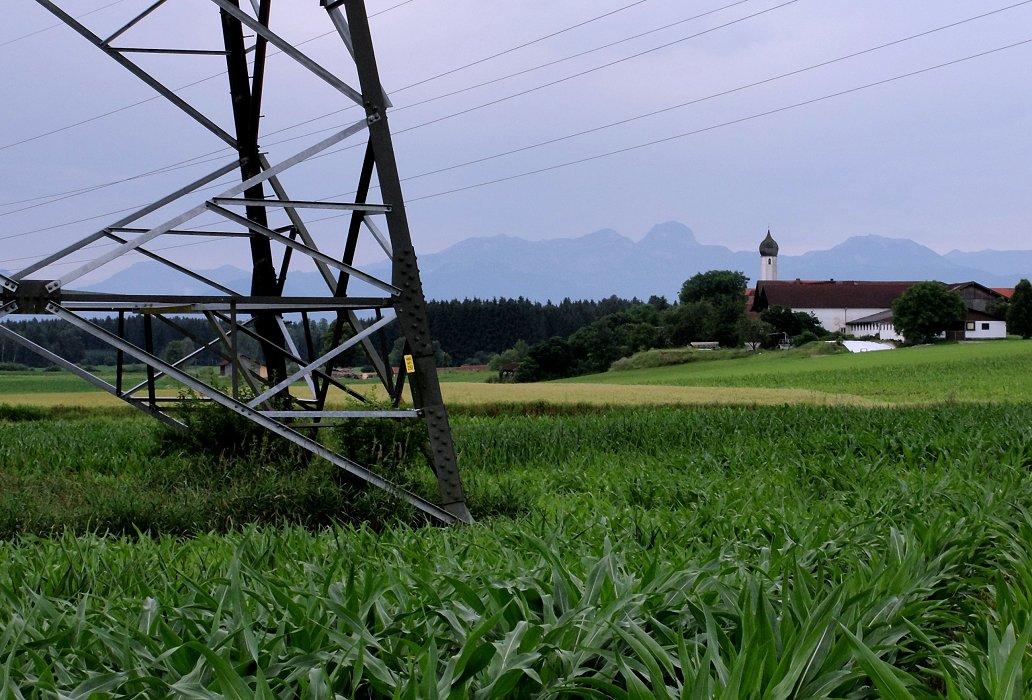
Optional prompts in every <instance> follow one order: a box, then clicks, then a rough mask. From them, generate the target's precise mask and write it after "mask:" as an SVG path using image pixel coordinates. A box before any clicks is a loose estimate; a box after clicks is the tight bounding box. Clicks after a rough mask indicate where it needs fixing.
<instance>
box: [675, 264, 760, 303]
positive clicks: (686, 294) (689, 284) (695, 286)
mask: <svg viewBox="0 0 1032 700" xmlns="http://www.w3.org/2000/svg"><path fill="white" fill-rule="evenodd" d="M748 281H749V278H748V277H746V276H745V274H744V273H742V272H732V271H731V270H710V271H709V272H700V273H699V274H697V275H694V276H692V277H690V278H689V279H687V280H685V282H684V284H682V285H681V293H680V294H679V295H678V299H679V300H680V302H681V303H682V304H690V303H692V302H695V301H708V302H711V303H718V302H719V301H720V300H722V299H735V300H739V299H740V300H741V303H742V305H743V306H744V304H745V299H744V298H743V297H744V295H745V288H746V284H747V283H748Z"/></svg>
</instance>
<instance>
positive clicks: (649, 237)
mask: <svg viewBox="0 0 1032 700" xmlns="http://www.w3.org/2000/svg"><path fill="white" fill-rule="evenodd" d="M641 242H642V243H648V244H657V243H679V244H681V245H685V244H694V243H698V241H697V240H696V239H695V233H694V232H693V231H692V230H691V229H690V228H688V227H687V226H685V225H684V224H682V223H681V222H680V221H664V222H663V223H661V224H656V225H655V226H653V227H652V228H651V229H649V232H648V233H646V234H645V236H644V238H642V239H641Z"/></svg>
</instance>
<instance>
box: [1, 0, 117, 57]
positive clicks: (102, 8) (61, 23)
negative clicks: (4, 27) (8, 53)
mask: <svg viewBox="0 0 1032 700" xmlns="http://www.w3.org/2000/svg"><path fill="white" fill-rule="evenodd" d="M123 2H125V0H115V1H114V2H109V3H108V4H107V5H101V6H100V7H98V8H97V9H95V10H90V11H89V12H84V13H83V14H81V15H76V17H75V19H82V18H83V17H89V16H90V15H92V14H94V13H97V12H100V11H101V10H106V9H107V8H109V7H112V6H113V5H118V4H119V3H123ZM63 26H65V24H64V22H58V23H57V24H51V25H50V26H48V27H43V28H42V29H37V30H36V31H34V32H29V33H28V34H22V35H21V36H17V37H15V38H13V39H8V40H7V41H4V42H0V48H3V47H5V46H9V45H10V44H13V43H14V42H16V41H21V40H22V39H28V38H29V37H30V36H36V35H37V34H42V33H43V32H49V31H50V30H51V29H57V28H58V27H63Z"/></svg>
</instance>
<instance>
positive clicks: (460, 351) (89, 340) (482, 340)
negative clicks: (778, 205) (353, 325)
mask: <svg viewBox="0 0 1032 700" xmlns="http://www.w3.org/2000/svg"><path fill="white" fill-rule="evenodd" d="M636 303H640V302H637V301H636V300H630V301H629V300H626V299H619V298H617V297H615V296H613V297H610V298H608V299H603V300H601V301H592V300H589V301H572V300H570V299H564V300H563V301H561V302H560V303H558V304H553V303H551V302H548V303H546V304H542V303H540V302H535V301H531V300H529V299H524V298H522V297H521V298H518V299H465V300H462V301H458V300H452V301H430V302H427V317H428V320H429V323H430V330H431V335H432V336H433V338H434V339H435V340H437V341H438V342H439V343H440V345H441V349H442V350H444V351H445V352H446V353H447V354H448V355H450V356H451V357H452V360H453V362H454V364H462V363H466V362H472V363H483V362H487V359H488V357H489V356H490V355H491V354H493V353H500V352H502V351H504V350H507V349H509V348H511V347H512V346H513V345H515V344H516V342H517V341H519V340H523V341H525V342H526V343H529V344H534V343H537V342H540V341H543V340H547V339H549V338H553V337H563V338H565V337H567V336H569V335H571V334H572V333H574V332H576V331H577V330H578V329H580V328H582V327H584V326H586V325H588V324H590V323H592V322H593V321H596V320H598V319H599V318H601V317H603V316H606V315H609V314H613V313H616V312H618V311H623V310H626V309H628V308H629V307H631V306H633V305H634V304H636ZM173 321H174V323H175V324H177V325H178V326H180V327H181V328H183V329H186V330H188V331H189V332H191V333H192V334H194V335H195V336H197V337H199V338H206V339H207V338H210V337H211V335H212V334H211V329H210V327H209V326H208V323H207V321H206V320H204V319H201V318H196V317H189V318H187V317H181V318H175V319H173ZM94 322H95V323H97V324H98V325H100V326H101V327H103V328H104V329H106V330H108V331H111V332H117V331H118V320H117V319H116V318H105V319H96V320H95V321H94ZM4 324H5V325H7V326H8V327H9V328H11V329H12V330H14V331H15V332H17V333H19V334H20V335H23V336H25V337H27V338H28V339H29V340H31V341H33V342H35V343H38V344H39V345H42V346H43V347H45V348H48V349H49V350H51V351H53V352H55V353H57V354H59V355H61V356H62V357H65V358H67V359H70V360H72V361H73V362H78V363H86V364H93V365H103V364H114V362H115V351H114V350H112V349H111V348H110V347H109V346H107V345H105V344H104V343H103V342H101V341H100V340H97V339H96V338H94V337H93V336H91V335H89V334H87V333H85V332H83V331H80V330H79V329H77V328H75V327H74V326H71V325H69V324H67V323H64V322H62V321H60V320H58V319H35V318H34V319H24V320H18V319H10V318H8V319H6V320H5V321H4ZM332 325H333V324H332V322H331V321H329V320H327V319H325V318H320V319H310V320H309V333H310V334H311V342H312V345H313V347H314V348H315V349H316V351H318V349H319V348H321V347H322V346H323V344H324V343H325V341H326V337H327V335H328V334H330V333H331V332H332ZM288 329H289V331H290V334H291V336H292V338H293V339H294V341H295V343H296V345H297V347H298V349H299V351H300V354H301V356H302V358H303V359H305V360H308V359H310V358H309V353H308V350H307V339H306V338H305V332H304V328H303V327H302V325H301V324H300V323H299V322H298V323H293V324H290V325H288ZM388 329H389V331H388V335H389V337H388V342H389V343H393V342H394V340H395V339H396V338H397V333H398V331H397V329H396V328H395V327H394V325H393V324H391V325H390V326H388ZM153 335H154V352H155V354H156V355H159V356H161V357H164V358H171V359H178V358H179V357H182V355H183V354H184V353H186V352H189V351H190V350H191V349H192V348H193V343H190V342H189V341H185V340H184V336H183V335H182V334H181V333H180V332H178V331H177V330H176V329H174V328H172V327H170V326H169V325H167V324H165V323H162V322H161V321H158V320H154V322H153ZM124 336H125V338H126V339H127V340H129V341H130V342H131V343H134V344H136V345H139V346H140V347H143V345H144V320H143V317H142V316H139V315H127V316H126V320H125V329H124ZM241 349H242V351H243V352H245V354H251V355H252V356H253V355H255V354H256V352H257V347H256V344H254V343H253V341H250V340H247V339H244V340H242V341H241ZM342 359H343V363H344V364H365V360H363V358H362V356H360V355H359V353H358V352H356V353H354V354H353V356H349V357H345V358H342ZM217 361H218V358H217V357H216V356H215V355H214V354H212V353H203V354H201V355H199V356H198V357H197V358H196V362H195V364H214V363H216V362H217ZM0 363H17V364H23V365H27V366H30V367H45V366H47V365H49V364H50V362H49V361H48V360H46V359H45V358H43V357H41V356H39V355H37V354H35V353H33V352H31V351H29V350H27V349H25V348H23V347H22V346H21V345H19V344H17V343H15V342H14V341H12V340H9V339H6V338H0Z"/></svg>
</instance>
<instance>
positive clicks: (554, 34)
mask: <svg viewBox="0 0 1032 700" xmlns="http://www.w3.org/2000/svg"><path fill="white" fill-rule="evenodd" d="M645 2H648V0H637V2H632V3H631V4H629V5H624V6H623V7H618V8H616V9H615V10H611V11H609V12H605V13H603V14H601V15H596V16H595V17H592V18H591V19H586V20H584V21H583V22H578V23H577V24H574V25H571V26H569V27H565V28H563V29H560V30H558V31H555V32H552V33H551V34H545V35H544V36H539V37H538V38H537V39H531V40H530V41H526V42H524V43H522V44H517V45H516V46H513V47H512V48H508V49H505V50H504V51H499V52H498V53H493V54H491V55H490V56H485V57H484V58H479V59H477V60H475V61H471V62H469V63H466V64H463V65H461V66H459V67H457V68H452V69H451V70H446V71H444V72H443V73H438V74H437V75H434V76H431V77H429V78H423V79H422V80H417V81H416V82H414V83H409V84H408V85H406V86H404V87H400V88H398V89H397V90H394V93H398V92H401V91H402V90H408V89H409V88H414V87H417V86H419V85H423V84H424V83H429V82H431V81H433V80H437V79H438V78H443V77H445V76H448V75H452V74H453V73H458V72H459V71H462V70H466V69H467V68H472V67H473V66H478V65H480V64H481V63H486V62H487V61H491V60H493V59H496V58H498V57H500V56H505V55H507V54H510V53H513V52H515V51H519V50H520V49H525V48H527V47H528V46H533V45H534V44H538V43H541V42H542V41H545V40H547V39H552V38H555V37H557V36H559V35H561V34H565V33H566V32H569V31H572V30H574V29H580V28H581V27H583V26H585V25H588V24H591V23H592V22H597V21H598V20H600V19H605V18H606V17H610V16H612V15H615V14H617V13H618V12H623V11H624V10H629V9H630V8H632V7H636V6H638V5H641V4H643V3H645ZM743 2H749V0H740V2H736V3H734V4H735V5H740V4H741V3H743ZM728 7H730V5H728ZM720 9H724V8H720ZM714 12H716V10H714Z"/></svg>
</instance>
